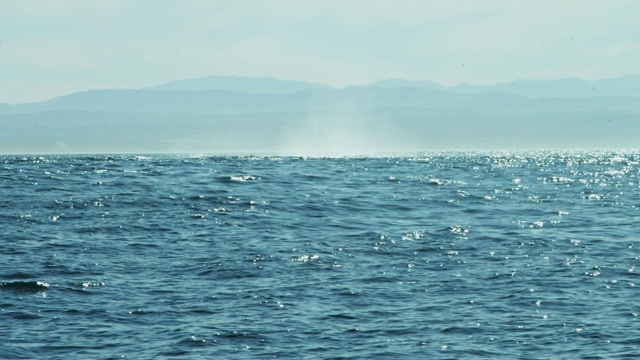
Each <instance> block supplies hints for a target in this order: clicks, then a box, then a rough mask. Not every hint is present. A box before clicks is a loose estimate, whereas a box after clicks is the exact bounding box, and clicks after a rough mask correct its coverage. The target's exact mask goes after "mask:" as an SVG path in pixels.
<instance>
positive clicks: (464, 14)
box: [0, 0, 640, 103]
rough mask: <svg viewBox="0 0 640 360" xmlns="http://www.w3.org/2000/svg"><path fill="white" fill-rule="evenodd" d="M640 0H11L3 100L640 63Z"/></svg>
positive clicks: (610, 73) (451, 78)
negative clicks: (200, 80)
mask: <svg viewBox="0 0 640 360" xmlns="http://www.w3.org/2000/svg"><path fill="white" fill-rule="evenodd" d="M638 24H640V1H636V0H628V1H623V0H620V1H613V0H607V1H602V0H598V1H595V0H577V1H571V0H562V1H559V0H551V1H547V0H544V1H513V0H505V1H502V0H493V1H492V0H482V1H475V0H465V1H458V0H446V1H444V0H442V1H432V0H394V1H391V0H388V1H375V0H363V1H357V0H348V1H344V0H340V1H332V0H325V1H300V0H254V1H251V0H244V1H243V0H220V1H215V0H179V1H178V0H128V1H125V0H100V1H97V0H96V1H92V0H56V1H51V0H39V1H37V0H0V103H2V102H9V103H19V102H27V101H35V100H44V99H47V98H50V97H53V96H56V95H62V94H66V93H70V92H73V91H78V90H84V89H89V88H114V87H117V88H122V87H143V86H150V85H155V84H159V83H162V82H166V81H170V80H177V79H185V78H192V77H200V76H205V75H246V76H272V77H277V78H282V79H295V80H309V81H316V82H322V83H326V84H330V85H334V86H343V85H347V84H362V83H367V82H372V81H375V80H380V79H385V78H404V79H410V80H434V81H436V82H440V83H443V84H455V83H459V82H466V83H477V84H482V83H495V82H505V81H511V80H514V79H517V78H536V79H552V78H562V77H570V76H575V77H581V78H585V79H598V78H607V77H615V76H621V75H626V74H636V73H640V70H639V67H640V65H639V64H640V39H639V38H638V35H637V34H638V29H639V25H638Z"/></svg>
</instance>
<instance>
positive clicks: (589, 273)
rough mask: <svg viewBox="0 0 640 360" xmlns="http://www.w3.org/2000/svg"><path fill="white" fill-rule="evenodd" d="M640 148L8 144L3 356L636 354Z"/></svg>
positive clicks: (1, 166) (4, 160)
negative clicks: (198, 151) (362, 149)
mask: <svg viewBox="0 0 640 360" xmlns="http://www.w3.org/2000/svg"><path fill="white" fill-rule="evenodd" d="M639 162H640V154H639V153H638V152H637V151H629V152H619V151H616V152H612V151H600V152H584V151H583V152H495V153H489V152H449V153H448V152H426V153H424V152H423V153H413V154H407V155H405V156H395V157H334V158H327V157H299V156H296V157H286V156H255V155H252V156H166V155H144V156H133V155H103V156H94V155H92V156H90V155H78V156H42V157H37V156H36V157H30V156H24V157H23V156H19V157H16V156H9V157H7V156H5V157H1V158H0V182H1V183H2V187H0V226H2V228H3V232H2V236H1V237H0V242H1V243H2V247H3V249H4V250H3V252H2V254H0V262H1V263H2V264H3V266H2V267H0V295H1V298H2V300H1V301H0V318H1V319H2V324H3V326H2V327H0V358H51V359H58V358H116V357H122V356H124V357H125V358H127V357H133V358H140V357H143V358H158V357H170V358H184V359H191V358H212V357H214V358H274V357H275V358H309V359H311V358H313V359H317V358H327V359H328V358H378V359H387V358H394V359H416V358H492V359H514V358H522V359H525V358H554V357H556V358H586V357H592V358H607V359H630V358H636V357H638V356H640V352H638V348H639V345H640V343H639V342H638V339H640V331H639V330H638V329H639V328H638V326H637V321H638V320H637V318H638V313H640V303H639V302H638V296H637V289H638V287H637V280H638V279H637V275H636V272H637V266H638V261H639V260H638V259H639V258H640V254H639V253H638V251H637V247H638V244H637V241H638V239H637V231H636V226H635V224H636V223H637V222H638V220H639V219H640V213H639V207H640V203H639V202H638V199H639V195H640V182H639V181H638V178H639V177H640V168H639V166H638V164H639Z"/></svg>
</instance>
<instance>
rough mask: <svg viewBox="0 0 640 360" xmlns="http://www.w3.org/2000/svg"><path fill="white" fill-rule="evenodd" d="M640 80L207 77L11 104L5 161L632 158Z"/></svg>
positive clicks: (0, 111)
mask: <svg viewBox="0 0 640 360" xmlns="http://www.w3.org/2000/svg"><path fill="white" fill-rule="evenodd" d="M638 80H639V77H638V76H628V77H623V78H618V79H608V80H598V81H592V82H589V81H584V80H580V79H563V80H556V81H533V80H519V81H515V82H511V83H507V84H497V85H490V86H472V85H458V86H455V87H445V86H442V85H439V84H436V83H434V82H430V81H421V82H413V81H404V80H386V81H380V82H377V83H374V84H370V85H366V86H352V87H346V88H342V89H334V88H330V87H328V86H323V85H319V84H313V83H305V82H295V81H293V82H292V81H280V80H275V79H271V78H239V77H207V78H200V79H193V80H185V81H177V82H171V83H167V84H163V85H159V86H157V87H153V88H145V89H112V90H89V91H82V92H77V93H73V94H69V95H65V96H60V97H56V98H53V99H50V100H47V101H42V102H34V103H27V104H18V105H9V104H0V153H53V152H66V153H69V152H74V153H78V152H84V153H86V152H216V153H219V152H238V153H240V152H244V153H246V152H254V153H255V152H282V153H288V154H297V153H300V152H304V153H323V151H329V152H330V153H332V154H335V153H336V149H349V152H350V153H357V152H358V151H364V152H372V151H373V152H375V151H394V150H399V151H410V150H473V149H492V150H500V149H508V150H512V149H516V150H517V149H541V148H542V149H570V148H632V147H637V146H638V144H640V120H639V119H640V93H638V91H637V85H638ZM598 89H599V90H598ZM596 92H599V94H597V95H596V94H595V93H596ZM603 94H605V95H603ZM634 94H635V95H634ZM623 95H624V96H623Z"/></svg>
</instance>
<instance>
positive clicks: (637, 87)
mask: <svg viewBox="0 0 640 360" xmlns="http://www.w3.org/2000/svg"><path fill="white" fill-rule="evenodd" d="M371 86H374V87H385V88H389V87H417V88H423V89H432V90H441V91H449V92H455V93H485V92H506V93H510V94H516V95H521V96H526V97H531V98H553V97H560V98H568V97H594V96H640V75H628V76H623V77H619V78H614V79H603V80H595V81H587V80H582V79H577V78H566V79H559V80H516V81H512V82H509V83H503V84H494V85H469V84H458V85H455V86H450V87H448V86H443V85H440V84H437V83H434V82H432V81H409V80H397V79H396V80H384V81H378V82H375V83H373V84H371Z"/></svg>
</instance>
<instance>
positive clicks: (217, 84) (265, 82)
mask: <svg viewBox="0 0 640 360" xmlns="http://www.w3.org/2000/svg"><path fill="white" fill-rule="evenodd" d="M307 89H330V87H329V86H327V85H322V84H317V83H310V82H304V81H293V80H278V79H274V78H270V77H239V76H206V77H201V78H196V79H187V80H176V81H171V82H168V83H164V84H160V85H157V86H152V87H149V88H146V90H170V91H206V90H224V91H237V92H245V93H262V94H282V93H291V92H296V91H302V90H307Z"/></svg>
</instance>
